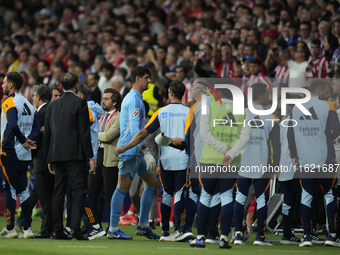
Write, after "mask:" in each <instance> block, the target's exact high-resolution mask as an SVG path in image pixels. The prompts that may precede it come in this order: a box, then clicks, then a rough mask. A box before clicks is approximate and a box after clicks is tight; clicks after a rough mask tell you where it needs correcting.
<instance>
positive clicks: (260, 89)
mask: <svg viewBox="0 0 340 255" xmlns="http://www.w3.org/2000/svg"><path fill="white" fill-rule="evenodd" d="M251 88H252V89H253V101H256V100H259V98H260V96H263V95H264V94H265V93H266V91H267V85H266V84H263V83H254V84H253V85H252V86H251Z"/></svg>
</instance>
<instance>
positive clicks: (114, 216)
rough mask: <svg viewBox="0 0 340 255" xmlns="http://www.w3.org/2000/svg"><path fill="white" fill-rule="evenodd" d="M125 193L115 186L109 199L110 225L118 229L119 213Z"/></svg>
mask: <svg viewBox="0 0 340 255" xmlns="http://www.w3.org/2000/svg"><path fill="white" fill-rule="evenodd" d="M125 195H126V192H125V191H123V190H121V189H118V188H116V190H115V192H114V193H113V196H112V199H111V214H110V227H116V228H117V229H118V221H119V215H120V211H121V209H122V207H123V202H124V198H125ZM111 232H112V231H111Z"/></svg>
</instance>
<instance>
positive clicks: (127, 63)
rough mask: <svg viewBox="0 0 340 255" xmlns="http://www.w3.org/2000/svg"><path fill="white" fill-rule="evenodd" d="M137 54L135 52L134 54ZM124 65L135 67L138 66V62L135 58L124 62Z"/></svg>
mask: <svg viewBox="0 0 340 255" xmlns="http://www.w3.org/2000/svg"><path fill="white" fill-rule="evenodd" d="M136 54H137V52H136ZM126 65H127V66H128V67H129V66H133V67H136V66H137V65H138V60H137V59H136V58H129V59H128V60H126Z"/></svg>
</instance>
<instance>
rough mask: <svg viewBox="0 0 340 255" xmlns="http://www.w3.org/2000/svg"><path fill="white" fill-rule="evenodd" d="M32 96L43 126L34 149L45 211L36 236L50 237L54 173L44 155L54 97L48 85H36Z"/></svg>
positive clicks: (40, 199)
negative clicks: (49, 111)
mask: <svg viewBox="0 0 340 255" xmlns="http://www.w3.org/2000/svg"><path fill="white" fill-rule="evenodd" d="M32 97H33V103H34V107H35V109H36V116H37V118H38V121H39V125H40V127H41V129H40V134H39V136H38V138H37V149H36V150H32V156H33V172H34V175H35V181H36V184H35V188H36V191H37V194H38V199H39V201H40V204H41V207H42V210H43V212H44V219H43V222H42V224H41V231H40V233H38V234H36V235H35V236H34V237H35V238H49V237H50V235H51V234H52V230H53V221H52V199H53V191H54V175H53V174H51V173H50V172H49V171H48V166H47V163H46V158H45V156H44V149H43V138H44V129H45V127H44V126H45V114H46V109H47V105H48V103H49V102H50V101H51V98H52V90H51V89H50V88H49V87H48V86H46V85H34V86H33V95H32ZM32 206H34V205H32Z"/></svg>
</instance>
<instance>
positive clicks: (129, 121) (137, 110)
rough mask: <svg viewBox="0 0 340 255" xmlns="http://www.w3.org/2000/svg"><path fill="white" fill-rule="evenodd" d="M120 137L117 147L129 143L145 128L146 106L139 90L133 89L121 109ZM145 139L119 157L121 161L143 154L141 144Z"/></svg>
mask: <svg viewBox="0 0 340 255" xmlns="http://www.w3.org/2000/svg"><path fill="white" fill-rule="evenodd" d="M119 124H120V137H119V140H118V144H117V147H121V146H124V145H126V144H128V143H129V142H130V141H131V140H132V138H133V137H134V136H135V135H136V134H137V133H138V132H139V131H140V130H142V129H143V128H144V125H145V107H144V103H143V97H142V94H141V93H139V92H138V91H137V90H135V89H132V90H131V91H130V92H129V93H128V94H127V95H126V96H125V98H124V100H123V102H122V106H121V111H120V119H119ZM143 144H144V141H142V142H141V143H139V144H138V145H137V146H135V147H133V148H131V149H129V150H126V151H125V152H124V153H122V154H120V155H119V156H118V157H119V159H120V160H121V161H126V160H129V159H131V158H132V157H133V156H143V155H144V154H143V152H142V151H141V150H140V149H139V146H141V145H143Z"/></svg>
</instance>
